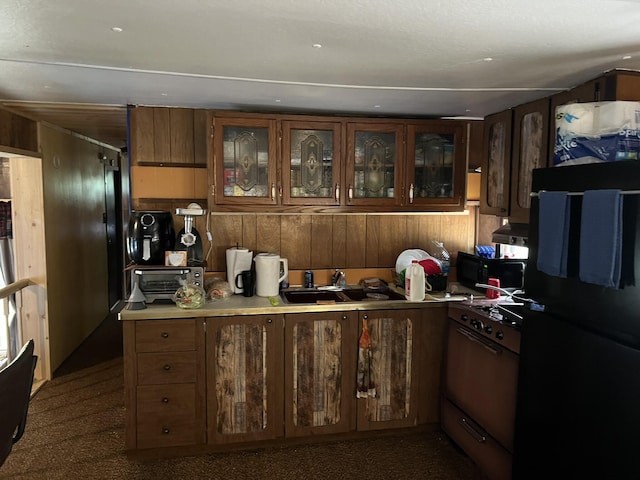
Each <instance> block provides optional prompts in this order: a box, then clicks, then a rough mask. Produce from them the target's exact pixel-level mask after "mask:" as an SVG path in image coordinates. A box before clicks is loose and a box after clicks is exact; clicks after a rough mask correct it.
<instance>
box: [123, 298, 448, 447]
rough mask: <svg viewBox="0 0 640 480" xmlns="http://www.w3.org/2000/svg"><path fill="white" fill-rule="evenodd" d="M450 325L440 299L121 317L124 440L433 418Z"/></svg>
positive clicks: (276, 433) (197, 440) (166, 442)
mask: <svg viewBox="0 0 640 480" xmlns="http://www.w3.org/2000/svg"><path fill="white" fill-rule="evenodd" d="M445 323H446V308H445V307H444V306H443V307H442V308H438V307H433V308H425V309H422V308H415V309H404V310H397V309H392V310H367V311H344V312H340V311H333V312H308V313H287V314H282V313H280V314H275V315H267V314H258V315H237V316H221V317H209V318H206V319H203V318H188V319H171V320H136V321H124V322H123V329H124V346H125V353H124V364H125V405H126V409H127V413H126V415H127V417H126V448H127V450H137V449H147V448H158V447H180V446H202V447H206V449H210V450H215V449H216V446H224V445H232V444H250V443H256V442H261V441H273V440H283V439H286V438H301V437H307V438H311V437H316V438H317V437H320V436H322V435H330V434H331V435H335V434H341V433H348V432H352V433H353V432H356V431H363V432H366V431H370V430H381V429H392V428H404V427H412V426H415V425H419V424H426V423H432V424H436V423H438V422H439V408H440V407H439V393H440V391H439V388H440V370H441V362H442V351H443V345H444V324H445ZM364 326H366V328H367V333H368V335H369V338H370V344H367V345H369V346H368V348H360V347H359V344H360V337H361V335H362V332H363V327H364ZM363 345H364V344H363ZM364 360H366V361H364ZM363 361H364V363H363ZM363 372H365V373H366V381H367V387H368V388H367V389H366V390H365V392H362V391H361V389H360V388H359V384H361V383H362V381H363V380H364V377H362V374H363ZM369 387H370V388H369ZM358 392H360V395H357V393H358ZM363 393H364V396H362V394H363ZM369 394H370V395H369ZM358 397H360V398H358Z"/></svg>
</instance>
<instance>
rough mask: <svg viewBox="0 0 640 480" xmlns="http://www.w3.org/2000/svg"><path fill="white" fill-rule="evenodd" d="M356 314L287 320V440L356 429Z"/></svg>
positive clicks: (313, 315) (310, 315) (296, 316)
mask: <svg viewBox="0 0 640 480" xmlns="http://www.w3.org/2000/svg"><path fill="white" fill-rule="evenodd" d="M357 322H358V317H357V313H356V312H323V313H296V314H287V315H285V342H284V344H285V349H284V365H285V366H284V372H285V378H284V415H285V422H284V426H285V435H286V436H287V437H299V436H311V435H318V434H327V433H339V432H348V431H352V430H354V429H355V365H356V347H357V341H358V339H357V336H356V333H357V332H356V328H357Z"/></svg>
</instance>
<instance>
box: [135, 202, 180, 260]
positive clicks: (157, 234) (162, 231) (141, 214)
mask: <svg viewBox="0 0 640 480" xmlns="http://www.w3.org/2000/svg"><path fill="white" fill-rule="evenodd" d="M175 239H176V233H175V230H174V228H173V217H172V215H171V212H167V211H163V210H144V211H133V212H131V217H130V218H129V229H128V232H127V254H128V255H129V258H130V259H131V261H132V262H133V263H135V264H136V265H164V255H165V253H164V252H165V251H167V250H173V249H174V245H175Z"/></svg>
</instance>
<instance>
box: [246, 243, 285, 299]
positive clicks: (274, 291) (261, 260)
mask: <svg viewBox="0 0 640 480" xmlns="http://www.w3.org/2000/svg"><path fill="white" fill-rule="evenodd" d="M254 260H255V262H256V295H258V296H260V297H275V296H276V295H278V291H279V290H280V288H279V287H280V282H281V281H282V280H284V279H285V278H287V275H288V274H289V262H288V261H287V259H286V258H280V255H278V254H276V253H259V254H258V255H256V257H255V259H254ZM281 265H282V270H283V271H284V273H283V274H282V276H281V275H280V266H281Z"/></svg>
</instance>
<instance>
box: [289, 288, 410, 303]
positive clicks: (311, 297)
mask: <svg viewBox="0 0 640 480" xmlns="http://www.w3.org/2000/svg"><path fill="white" fill-rule="evenodd" d="M280 296H281V297H282V299H283V300H284V301H285V302H286V303H325V302H326V303H331V302H335V303H348V302H362V301H367V302H371V301H380V300H406V298H405V296H404V295H402V294H400V293H397V292H394V291H393V290H384V291H380V292H378V291H371V290H364V289H362V288H348V289H345V290H341V291H340V290H315V289H301V290H284V291H283V292H281V293H280Z"/></svg>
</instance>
